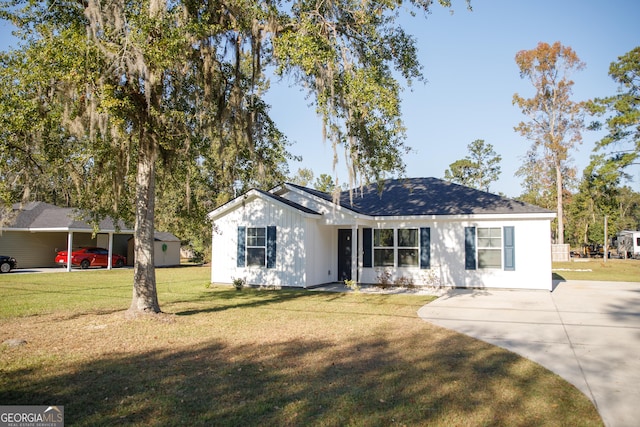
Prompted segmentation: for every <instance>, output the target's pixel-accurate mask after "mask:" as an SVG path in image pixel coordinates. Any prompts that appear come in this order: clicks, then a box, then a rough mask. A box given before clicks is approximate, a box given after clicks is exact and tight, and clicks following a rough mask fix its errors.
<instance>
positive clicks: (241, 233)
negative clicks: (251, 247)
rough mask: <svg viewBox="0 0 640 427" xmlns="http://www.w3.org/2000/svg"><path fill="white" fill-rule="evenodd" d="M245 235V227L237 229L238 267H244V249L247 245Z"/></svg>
mask: <svg viewBox="0 0 640 427" xmlns="http://www.w3.org/2000/svg"><path fill="white" fill-rule="evenodd" d="M246 234H247V227H243V226H240V227H238V255H237V263H238V264H237V265H238V267H244V266H245V247H246V243H247V239H246Z"/></svg>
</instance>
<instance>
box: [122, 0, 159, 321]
mask: <svg viewBox="0 0 640 427" xmlns="http://www.w3.org/2000/svg"><path fill="white" fill-rule="evenodd" d="M164 10H165V3H164V0H151V1H150V4H149V18H151V19H156V18H158V17H159V16H161V15H162V13H163V12H164ZM144 77H145V79H144V95H145V101H146V105H145V110H144V112H143V113H142V114H141V117H142V118H143V119H142V120H141V121H140V147H139V149H138V170H137V174H136V225H135V234H134V239H135V241H134V254H135V261H134V266H133V298H132V300H131V307H129V315H132V316H135V315H136V314H138V313H160V304H159V303H158V292H157V289H156V270H155V266H154V237H155V236H154V233H155V221H154V219H155V195H156V194H155V193H156V191H155V189H156V168H155V164H156V156H157V147H158V141H157V140H156V138H157V135H156V133H155V131H154V129H156V126H155V125H156V123H155V120H154V117H155V115H156V114H158V113H159V112H160V110H161V109H160V104H161V94H162V72H161V71H159V70H157V69H155V68H154V67H152V66H150V65H148V66H147V67H146V73H145V76H144Z"/></svg>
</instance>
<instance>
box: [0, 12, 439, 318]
mask: <svg viewBox="0 0 640 427" xmlns="http://www.w3.org/2000/svg"><path fill="white" fill-rule="evenodd" d="M440 3H441V4H442V5H443V6H446V7H450V2H448V1H445V0H441V1H440ZM410 5H411V6H413V7H415V8H416V9H417V10H421V11H423V12H428V10H429V7H430V6H431V2H423V1H412V2H410ZM398 6H400V4H399V2H391V3H389V2H375V1H373V2H353V1H349V0H338V1H333V2H321V1H318V2H316V1H310V2H308V1H292V2H289V3H285V4H283V3H281V2H276V1H271V0H267V1H263V2H258V3H256V2H248V1H246V0H230V1H227V2H220V1H218V0H209V1H206V0H205V1H202V2H186V1H174V2H169V1H167V0H148V1H142V2H124V3H123V2H120V1H115V0H88V1H86V2H71V1H64V0H63V1H46V2H37V1H27V0H15V1H8V2H5V3H3V4H2V5H0V15H1V16H2V17H4V18H6V19H10V20H11V21H12V22H13V23H14V24H15V25H16V26H18V28H19V30H18V31H19V33H20V34H22V36H23V41H24V43H25V48H24V50H25V51H30V52H35V51H37V49H41V50H42V51H45V52H48V55H49V56H45V57H42V58H40V60H41V62H42V64H43V67H42V69H43V70H50V71H51V72H53V73H54V74H55V76H54V78H52V79H50V80H49V86H48V87H47V88H46V91H45V92H44V95H46V96H50V98H51V105H52V106H54V108H53V110H55V111H59V112H60V117H59V120H53V119H52V123H57V124H58V125H59V126H58V127H57V128H58V131H59V132H58V135H57V138H56V140H55V143H56V144H59V145H60V148H62V150H61V152H62V153H64V155H67V158H66V159H65V161H67V162H68V163H70V164H73V165H74V166H73V168H74V170H76V171H79V172H81V173H82V178H83V182H87V183H90V185H91V190H92V191H79V192H78V200H79V202H80V204H81V205H82V206H81V207H87V208H91V210H92V211H93V212H94V214H95V218H96V219H98V218H99V217H101V216H104V215H107V214H109V215H113V216H115V217H116V218H119V217H123V216H126V211H127V209H126V208H125V206H126V205H128V204H129V201H128V199H127V197H128V196H127V195H128V194H131V193H132V191H131V189H132V188H134V189H135V190H134V191H133V194H134V197H133V201H132V204H131V205H129V206H133V207H134V208H133V209H132V211H133V214H132V217H133V218H134V220H135V242H136V243H135V250H134V252H135V264H134V284H133V297H132V302H131V306H130V310H129V311H130V313H133V314H136V313H141V312H147V313H158V312H160V306H159V302H158V298H157V291H156V282H155V270H154V267H153V258H154V254H153V232H154V227H155V220H156V217H155V214H156V202H157V200H158V199H157V197H156V196H157V193H156V189H157V181H158V179H159V175H158V173H159V172H160V173H161V174H162V173H164V172H167V175H169V173H171V174H173V172H174V171H175V170H176V169H178V168H184V169H183V170H184V174H185V177H184V178H185V180H186V182H184V183H183V184H184V185H185V193H186V194H187V197H186V198H185V201H186V202H188V203H189V202H190V201H191V200H192V198H191V196H189V195H193V193H191V192H190V191H191V190H190V188H189V187H188V186H189V185H190V184H191V183H192V182H194V181H193V180H192V179H191V177H192V176H193V175H192V174H193V173H194V171H196V170H198V168H204V169H205V170H207V171H213V170H216V174H215V179H216V181H215V182H209V184H210V185H211V186H212V187H216V188H218V189H219V190H220V194H222V197H225V196H224V195H225V193H226V194H232V191H233V185H234V183H235V182H236V181H237V180H239V179H243V178H245V176H243V175H242V167H243V166H246V163H247V162H248V163H249V165H250V166H251V170H252V174H254V175H252V176H256V175H259V174H261V175H262V176H263V179H264V180H267V179H268V177H269V173H270V171H271V168H268V167H265V159H267V160H269V161H270V160H271V159H277V158H278V154H277V153H275V154H274V153H271V154H269V153H268V151H269V150H270V148H271V147H274V146H275V147H281V146H282V135H279V133H278V132H277V130H276V129H274V127H273V126H271V124H272V123H271V121H270V119H269V116H268V106H267V105H266V104H265V103H264V102H263V101H262V99H261V96H262V94H263V93H264V91H265V90H266V89H267V87H268V82H267V81H266V79H265V69H266V67H267V66H268V65H273V66H274V67H275V69H276V70H277V73H279V74H281V75H283V74H288V75H290V76H292V77H293V80H294V81H295V82H296V83H298V84H300V85H301V86H302V87H305V88H308V90H309V92H310V93H309V94H310V96H311V97H312V99H314V100H315V105H316V109H317V111H318V113H319V114H320V115H321V116H322V118H323V121H324V123H325V126H324V134H325V135H326V137H327V138H328V139H329V140H330V141H331V143H332V145H333V147H334V151H336V152H337V149H338V147H340V146H341V147H344V150H345V152H346V156H345V158H346V159H347V163H348V164H347V166H348V170H349V171H350V175H349V176H350V182H351V183H354V182H355V181H356V179H357V177H358V176H363V177H365V178H373V179H378V178H381V177H384V175H385V174H387V173H398V172H402V170H403V162H402V157H401V156H402V153H404V152H405V151H406V150H407V147H406V146H405V145H404V138H405V135H404V128H403V126H402V122H401V120H400V108H399V104H400V101H399V100H400V96H399V92H400V85H399V83H398V82H397V81H396V78H395V75H399V76H402V77H403V78H405V79H406V80H407V81H408V82H411V80H412V79H419V78H421V74H420V64H419V63H418V61H417V55H416V50H415V41H414V39H413V38H412V37H411V36H409V35H408V34H406V33H405V32H404V31H403V29H402V28H401V27H400V26H398V25H397V20H398V18H399V15H398V13H397V11H396V10H397V8H398ZM26 76H27V78H34V75H32V74H29V73H26ZM44 82H45V80H43V83H44ZM34 99H35V100H36V101H35V102H36V104H37V105H39V106H40V105H42V104H41V100H42V99H43V97H42V94H40V97H34ZM50 113H51V112H50V111H44V115H45V116H46V117H49V118H51V117H52V116H51V115H50ZM41 122H42V119H39V121H38V122H37V123H41ZM49 131H51V132H54V130H52V129H49ZM36 136H38V135H37V134H36ZM36 139H38V138H35V139H34V140H30V141H29V144H30V146H35V145H37V144H38V143H40V144H41V143H42V142H41V141H36ZM55 151H56V150H53V154H52V156H53V157H54V158H55V159H56V160H58V161H59V162H61V163H62V162H63V160H62V156H63V155H62V154H61V155H60V156H56V155H55ZM22 161H28V158H25V159H23V160H22ZM176 176H179V175H176ZM177 179H180V178H177ZM202 179H206V177H202ZM158 188H161V189H162V191H165V189H164V188H163V187H162V186H159V187H158ZM167 188H169V187H167ZM166 191H169V190H166ZM188 203H187V204H188Z"/></svg>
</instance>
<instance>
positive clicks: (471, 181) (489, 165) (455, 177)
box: [444, 139, 502, 191]
mask: <svg viewBox="0 0 640 427" xmlns="http://www.w3.org/2000/svg"><path fill="white" fill-rule="evenodd" d="M467 148H468V150H469V155H467V156H466V157H465V158H464V159H462V160H456V161H455V162H453V163H451V164H450V165H449V169H447V170H446V171H445V172H444V179H446V180H448V181H452V182H456V183H458V184H462V185H467V186H469V187H473V188H476V189H478V190H483V191H489V186H490V185H491V183H492V182H495V181H497V180H498V178H499V176H500V165H499V163H500V161H502V157H501V156H499V155H497V154H496V152H495V151H493V145H491V144H485V142H484V140H483V139H476V140H475V141H473V142H471V143H470V144H469V145H468V146H467Z"/></svg>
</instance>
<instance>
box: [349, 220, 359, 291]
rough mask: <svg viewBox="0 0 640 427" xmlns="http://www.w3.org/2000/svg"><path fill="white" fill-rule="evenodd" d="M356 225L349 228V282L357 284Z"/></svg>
mask: <svg viewBox="0 0 640 427" xmlns="http://www.w3.org/2000/svg"><path fill="white" fill-rule="evenodd" d="M358 258H359V257H358V224H357V223H356V224H355V225H354V226H352V227H351V280H353V281H355V282H359V280H358V279H359V277H358Z"/></svg>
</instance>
